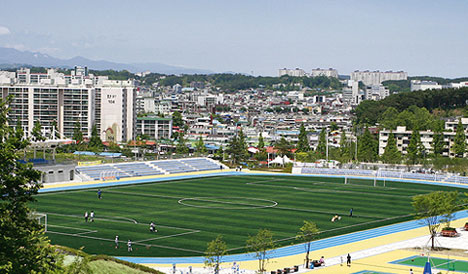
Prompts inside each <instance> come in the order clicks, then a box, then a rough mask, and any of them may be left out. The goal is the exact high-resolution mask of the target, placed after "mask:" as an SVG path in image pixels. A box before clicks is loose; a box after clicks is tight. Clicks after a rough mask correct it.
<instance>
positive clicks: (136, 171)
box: [114, 163, 163, 177]
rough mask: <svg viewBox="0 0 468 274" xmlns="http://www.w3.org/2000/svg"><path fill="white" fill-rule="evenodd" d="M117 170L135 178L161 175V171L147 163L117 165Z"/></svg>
mask: <svg viewBox="0 0 468 274" xmlns="http://www.w3.org/2000/svg"><path fill="white" fill-rule="evenodd" d="M114 166H115V167H116V168H118V169H120V170H122V171H124V172H126V173H128V174H130V175H131V176H132V177H133V176H149V175H161V174H163V173H162V172H161V171H159V170H157V169H155V168H152V167H150V166H149V165H147V164H146V163H129V164H116V165H114Z"/></svg>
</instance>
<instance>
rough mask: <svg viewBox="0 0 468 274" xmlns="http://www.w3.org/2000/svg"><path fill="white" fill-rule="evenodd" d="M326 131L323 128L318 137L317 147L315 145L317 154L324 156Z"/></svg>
mask: <svg viewBox="0 0 468 274" xmlns="http://www.w3.org/2000/svg"><path fill="white" fill-rule="evenodd" d="M327 137H328V136H327V129H326V128H323V129H322V131H321V132H320V135H319V140H318V145H317V152H318V153H321V154H325V153H326V151H327Z"/></svg>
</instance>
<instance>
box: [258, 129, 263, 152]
mask: <svg viewBox="0 0 468 274" xmlns="http://www.w3.org/2000/svg"><path fill="white" fill-rule="evenodd" d="M258 149H260V150H264V149H265V142H264V140H263V136H262V133H261V132H260V135H259V136H258Z"/></svg>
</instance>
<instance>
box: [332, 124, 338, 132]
mask: <svg viewBox="0 0 468 274" xmlns="http://www.w3.org/2000/svg"><path fill="white" fill-rule="evenodd" d="M336 130H338V125H337V124H336V123H335V122H331V124H330V131H336Z"/></svg>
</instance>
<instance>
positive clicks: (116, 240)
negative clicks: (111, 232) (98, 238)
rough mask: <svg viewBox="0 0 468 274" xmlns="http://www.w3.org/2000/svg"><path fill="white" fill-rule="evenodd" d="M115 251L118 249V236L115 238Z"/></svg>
mask: <svg viewBox="0 0 468 274" xmlns="http://www.w3.org/2000/svg"><path fill="white" fill-rule="evenodd" d="M114 242H115V249H117V248H119V236H115V240H114Z"/></svg>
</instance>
